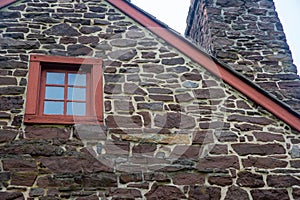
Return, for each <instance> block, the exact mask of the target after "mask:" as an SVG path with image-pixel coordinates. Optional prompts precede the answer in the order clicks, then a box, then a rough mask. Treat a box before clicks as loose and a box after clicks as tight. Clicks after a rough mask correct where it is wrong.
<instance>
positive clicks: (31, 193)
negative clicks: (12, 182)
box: [29, 188, 45, 197]
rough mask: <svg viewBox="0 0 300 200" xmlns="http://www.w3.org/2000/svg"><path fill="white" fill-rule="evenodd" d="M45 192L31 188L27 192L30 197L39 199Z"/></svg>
mask: <svg viewBox="0 0 300 200" xmlns="http://www.w3.org/2000/svg"><path fill="white" fill-rule="evenodd" d="M44 192H45V190H44V189H42V188H32V189H31V190H30V191H29V196H30V197H39V196H43V195H44Z"/></svg>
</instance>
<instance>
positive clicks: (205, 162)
mask: <svg viewBox="0 0 300 200" xmlns="http://www.w3.org/2000/svg"><path fill="white" fill-rule="evenodd" d="M196 168H197V169H198V170H200V171H201V170H209V169H228V168H235V169H239V168H240V166H239V160H238V157H237V156H214V157H204V158H201V159H200V161H199V163H198V165H197V166H196Z"/></svg>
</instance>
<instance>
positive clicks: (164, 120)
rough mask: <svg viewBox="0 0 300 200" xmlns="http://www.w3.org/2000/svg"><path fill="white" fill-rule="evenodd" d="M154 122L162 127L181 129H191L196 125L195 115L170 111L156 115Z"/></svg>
mask: <svg viewBox="0 0 300 200" xmlns="http://www.w3.org/2000/svg"><path fill="white" fill-rule="evenodd" d="M154 123H155V126H158V127H162V128H179V129H191V128H194V127H195V125H196V123H195V119H194V118H193V117H190V116H188V115H185V114H181V113H176V112H169V113H167V114H164V115H156V116H155V118H154Z"/></svg>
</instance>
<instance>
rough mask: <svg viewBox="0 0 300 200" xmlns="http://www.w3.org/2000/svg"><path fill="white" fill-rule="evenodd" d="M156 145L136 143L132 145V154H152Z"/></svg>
mask: <svg viewBox="0 0 300 200" xmlns="http://www.w3.org/2000/svg"><path fill="white" fill-rule="evenodd" d="M156 148H157V146H156V145H155V144H138V145H135V146H133V147H132V153H133V154H140V155H153V154H154V152H155V151H156Z"/></svg>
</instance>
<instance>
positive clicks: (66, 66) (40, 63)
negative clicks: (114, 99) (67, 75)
mask: <svg viewBox="0 0 300 200" xmlns="http://www.w3.org/2000/svg"><path fill="white" fill-rule="evenodd" d="M61 66H63V67H61ZM78 66H89V67H90V68H91V69H90V72H88V73H86V74H87V76H88V77H87V79H88V84H89V85H87V95H88V96H87V100H86V108H87V109H86V110H87V112H86V115H85V116H72V115H45V114H43V110H44V108H43V105H44V103H43V101H44V95H45V77H46V76H45V74H46V73H45V72H46V71H49V70H51V71H65V72H71V71H75V70H76V68H77V69H78ZM102 81H103V80H102V59H100V58H74V57H63V56H47V55H31V56H30V65H29V77H28V85H27V94H26V108H25V117H24V122H25V123H39V124H75V123H86V124H89V123H102V122H103V89H102Z"/></svg>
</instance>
